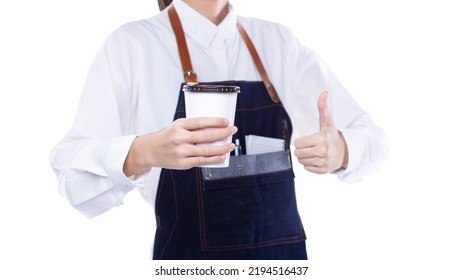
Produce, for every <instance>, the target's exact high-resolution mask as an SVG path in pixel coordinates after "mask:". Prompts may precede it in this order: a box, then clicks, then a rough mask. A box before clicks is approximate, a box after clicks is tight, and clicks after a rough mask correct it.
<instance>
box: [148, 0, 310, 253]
mask: <svg viewBox="0 0 463 280" xmlns="http://www.w3.org/2000/svg"><path fill="white" fill-rule="evenodd" d="M168 12H169V17H170V19H171V22H172V26H173V28H174V31H175V33H176V37H177V38H176V39H177V43H178V46H179V54H180V57H181V61H182V66H183V69H184V73H185V81H186V83H187V84H195V83H197V78H196V74H195V73H194V71H193V70H192V67H191V61H190V59H189V54H188V50H187V46H186V42H185V41H184V40H185V39H184V35H183V29H182V28H181V23H180V20H179V19H178V15H177V14H176V12H175V8H174V6H173V5H171V6H170V7H169V11H168ZM238 28H239V31H240V33H241V36H242V38H243V40H244V41H245V42H246V45H247V46H248V49H249V50H250V52H251V55H252V57H253V59H254V62H255V64H256V67H257V68H258V70H259V72H260V74H261V77H262V78H263V80H264V82H255V81H253V82H249V81H221V82H213V83H207V84H217V85H227V86H231V85H232V86H239V87H240V91H241V92H240V93H239V94H238V100H237V109H236V115H235V124H234V125H235V126H237V127H238V133H237V134H235V135H234V136H233V141H235V140H236V139H239V141H240V143H245V136H246V135H259V136H265V137H272V138H278V139H284V140H285V150H284V151H281V152H273V153H267V154H259V155H247V154H246V152H247V151H246V149H245V145H242V149H243V155H241V156H237V155H235V156H233V155H232V156H231V157H230V166H229V167H228V168H199V167H196V168H191V169H189V170H171V169H162V171H161V176H160V179H159V185H158V192H157V197H156V205H155V211H156V219H157V229H156V237H155V244H154V251H153V259H183V260H186V259H235V260H243V259H284V260H292V259H307V253H306V247H305V239H306V238H305V233H304V229H303V227H302V223H301V220H300V218H299V214H298V211H297V203H296V195H295V188H294V173H293V169H292V164H291V155H290V149H289V143H290V138H291V132H292V126H291V120H290V118H289V116H288V114H287V112H286V111H285V109H284V107H283V105H282V103H281V102H280V101H279V99H278V95H276V91H275V90H274V88H273V86H272V85H271V83H270V82H269V80H268V77H267V76H266V74H265V73H264V74H262V70H263V71H264V72H265V69H264V68H263V67H262V63H261V62H260V59H259V58H258V55H257V52H256V51H255V49H254V46H252V42H251V41H250V39H249V37H248V36H247V34H246V32H245V31H244V29H242V27H241V26H240V25H238ZM180 35H181V36H180ZM179 37H182V38H183V39H182V38H179ZM250 45H251V47H250ZM256 56H257V58H256ZM256 60H258V62H256ZM258 64H260V66H259V65H258ZM264 76H265V78H264ZM182 88H183V84H182V85H181V87H180V93H179V98H178V102H177V108H176V113H175V116H174V120H175V119H178V118H184V117H185V106H184V94H183V91H182Z"/></svg>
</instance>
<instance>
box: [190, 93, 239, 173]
mask: <svg viewBox="0 0 463 280" xmlns="http://www.w3.org/2000/svg"><path fill="white" fill-rule="evenodd" d="M183 92H184V93H185V114H186V117H187V118H198V117H221V118H227V119H228V120H229V121H230V125H233V124H234V122H235V111H236V100H237V99H238V93H239V92H240V87H238V86H223V85H194V86H192V85H185V86H183ZM231 141H232V136H230V137H228V138H227V139H224V140H222V141H215V142H213V143H203V144H198V145H209V146H220V145H224V144H226V143H231ZM229 160H230V153H228V154H227V158H226V159H225V161H224V162H223V163H219V164H210V165H204V166H201V167H217V168H219V167H228V163H229Z"/></svg>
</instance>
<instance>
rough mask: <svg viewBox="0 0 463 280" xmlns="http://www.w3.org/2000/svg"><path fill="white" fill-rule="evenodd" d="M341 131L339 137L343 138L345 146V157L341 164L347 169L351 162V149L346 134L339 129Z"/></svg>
mask: <svg viewBox="0 0 463 280" xmlns="http://www.w3.org/2000/svg"><path fill="white" fill-rule="evenodd" d="M338 133H339V137H340V138H341V140H342V144H343V146H344V149H343V151H344V157H343V161H342V165H341V168H344V169H346V168H347V164H348V163H349V149H348V147H347V141H346V139H345V138H344V135H343V134H342V132H341V131H338Z"/></svg>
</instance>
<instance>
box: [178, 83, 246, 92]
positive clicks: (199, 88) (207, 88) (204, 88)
mask: <svg viewBox="0 0 463 280" xmlns="http://www.w3.org/2000/svg"><path fill="white" fill-rule="evenodd" d="M183 91H187V92H201V93H205V92H206V93H207V92H210V93H239V92H240V87H239V86H223V85H194V86H192V85H184V86H183Z"/></svg>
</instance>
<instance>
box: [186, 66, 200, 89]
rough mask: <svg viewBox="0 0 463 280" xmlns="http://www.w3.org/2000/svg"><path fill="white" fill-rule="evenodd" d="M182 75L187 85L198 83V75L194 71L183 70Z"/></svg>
mask: <svg viewBox="0 0 463 280" xmlns="http://www.w3.org/2000/svg"><path fill="white" fill-rule="evenodd" d="M183 75H184V77H185V82H186V84H187V85H189V86H194V85H197V84H198V76H197V75H196V73H195V71H193V70H188V71H185V73H184V74H183Z"/></svg>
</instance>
